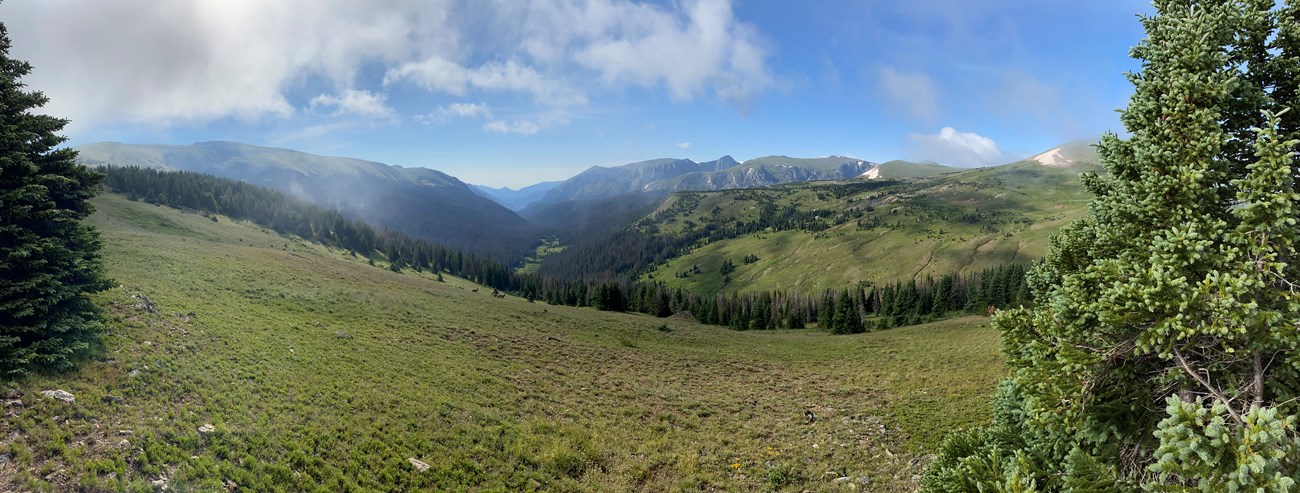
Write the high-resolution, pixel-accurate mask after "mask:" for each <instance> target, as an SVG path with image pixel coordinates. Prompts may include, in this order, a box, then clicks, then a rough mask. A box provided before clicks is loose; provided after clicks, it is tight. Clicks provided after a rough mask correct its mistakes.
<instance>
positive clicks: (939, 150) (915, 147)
mask: <svg viewBox="0 0 1300 493" xmlns="http://www.w3.org/2000/svg"><path fill="white" fill-rule="evenodd" d="M908 139H910V140H911V141H912V144H911V146H910V152H911V155H912V158H913V159H916V160H921V161H935V162H937V163H940V164H946V165H949V166H961V167H975V166H989V165H994V164H1002V163H1005V162H1007V161H1010V160H1011V157H1010V156H1008V155H1007V154H1006V153H1004V152H1002V149H1001V148H999V147H998V143H997V142H994V141H993V139H990V138H988V137H984V136H982V135H979V134H977V133H974V132H959V131H957V130H956V129H954V128H952V127H943V129H942V130H939V133H937V134H911V135H909V136H908Z"/></svg>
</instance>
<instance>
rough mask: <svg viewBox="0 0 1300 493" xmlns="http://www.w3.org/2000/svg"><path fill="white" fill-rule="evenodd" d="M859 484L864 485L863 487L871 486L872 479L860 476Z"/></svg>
mask: <svg viewBox="0 0 1300 493" xmlns="http://www.w3.org/2000/svg"><path fill="white" fill-rule="evenodd" d="M858 484H860V485H862V486H866V485H869V484H871V477H869V476H858Z"/></svg>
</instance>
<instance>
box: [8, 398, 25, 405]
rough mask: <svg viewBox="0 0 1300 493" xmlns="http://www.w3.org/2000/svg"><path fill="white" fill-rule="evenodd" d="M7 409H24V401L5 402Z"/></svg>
mask: <svg viewBox="0 0 1300 493" xmlns="http://www.w3.org/2000/svg"><path fill="white" fill-rule="evenodd" d="M5 407H23V401H22V399H14V400H11V401H5Z"/></svg>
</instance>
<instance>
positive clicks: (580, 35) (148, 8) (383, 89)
mask: <svg viewBox="0 0 1300 493" xmlns="http://www.w3.org/2000/svg"><path fill="white" fill-rule="evenodd" d="M0 15H3V18H4V19H5V24H6V25H7V26H8V28H9V29H10V35H11V39H14V40H15V41H16V42H15V45H14V48H13V50H12V51H11V55H12V56H14V57H16V58H19V59H24V60H27V61H30V62H31V63H32V64H33V65H34V66H35V67H36V70H35V71H34V72H33V74H32V75H30V76H29V77H27V78H26V79H25V82H27V83H28V84H29V86H31V87H32V88H35V89H38V90H41V91H44V92H45V93H46V94H47V95H48V96H50V98H51V103H50V104H49V105H48V106H47V107H46V110H47V112H49V113H51V114H55V115H60V116H64V117H68V118H71V119H72V120H73V126H72V127H70V130H73V131H75V129H78V128H85V127H96V126H105V125H112V124H115V123H123V122H125V123H143V124H147V125H154V126H160V127H168V126H178V125H189V124H201V123H204V122H209V121H213V120H217V119H223V118H236V119H241V120H248V121H261V120H265V119H286V118H291V117H294V116H296V115H302V114H312V115H317V116H320V115H321V114H325V115H328V116H330V117H334V118H355V119H376V118H391V117H392V116H393V114H394V113H395V112H398V111H400V110H401V109H402V108H400V107H396V106H395V104H394V102H393V101H392V99H391V98H390V95H391V94H392V93H395V92H396V91H407V92H409V91H411V90H412V89H418V90H419V91H423V92H424V93H425V94H426V96H427V97H429V98H442V99H438V100H439V101H443V102H445V100H446V98H448V97H453V98H455V97H465V98H468V97H475V96H477V95H480V94H485V95H486V94H498V95H503V96H512V95H517V96H519V97H521V98H523V99H524V100H525V101H527V102H528V103H529V104H531V105H532V106H531V107H528V108H524V109H523V110H522V111H525V112H547V111H551V110H554V109H557V108H558V109H563V108H573V107H581V106H584V105H587V104H588V102H589V100H590V97H591V96H592V95H593V94H598V93H600V92H602V91H621V90H624V89H625V88H629V87H636V88H643V89H649V90H652V91H658V92H660V93H661V94H662V95H663V97H665V98H666V99H668V100H671V101H675V102H681V101H692V100H695V99H699V98H709V99H714V100H717V101H720V102H725V103H727V104H748V102H749V101H750V100H752V99H753V98H755V97H757V96H758V95H759V94H760V93H762V92H763V91H764V90H765V89H767V88H768V87H770V86H771V85H772V84H773V80H774V77H773V75H772V74H771V71H770V69H769V65H768V57H769V50H768V49H767V48H766V46H765V45H764V43H763V40H762V37H761V36H760V34H759V33H758V31H757V29H756V28H755V27H754V26H752V25H750V24H747V23H744V22H741V21H739V20H738V19H736V18H735V16H734V13H733V11H732V7H731V3H730V1H729V0H685V1H683V2H681V3H671V4H669V5H668V6H662V5H658V4H652V3H648V2H638V1H631V0H538V1H533V2H508V1H496V2H479V1H476V0H433V1H427V0H378V1H376V2H320V1H317V0H276V1H273V2H267V1H262V0H224V1H221V2H209V1H202V0H177V1H168V2H156V1H150V0H114V1H106V2H80V1H75V0H42V1H40V2H5V3H3V4H0ZM467 104H468V103H467ZM427 111H428V110H424V112H426V113H427ZM435 113H437V112H436V111H435ZM484 114H485V113H475V114H473V115H470V116H473V117H482V116H483V115H484ZM409 116H410V117H412V118H415V117H416V115H409ZM422 116H427V114H425V115H422ZM446 116H457V117H464V115H446ZM560 120H562V118H561V119H552V121H551V122H549V123H550V124H555V122H557V121H560ZM523 122H524V120H523V119H521V120H520V121H517V122H511V123H506V122H505V121H504V120H502V121H493V122H491V123H490V124H489V125H490V128H487V130H489V131H501V130H505V131H508V132H513V133H530V132H536V131H537V129H540V128H544V127H546V126H547V124H545V123H543V122H541V121H540V119H528V120H527V123H523Z"/></svg>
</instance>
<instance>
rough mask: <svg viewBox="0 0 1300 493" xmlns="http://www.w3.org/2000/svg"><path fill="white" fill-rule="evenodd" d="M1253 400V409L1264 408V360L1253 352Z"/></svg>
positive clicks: (1256, 351)
mask: <svg viewBox="0 0 1300 493" xmlns="http://www.w3.org/2000/svg"><path fill="white" fill-rule="evenodd" d="M1254 360H1255V361H1254V363H1255V400H1254V401H1253V402H1252V403H1251V405H1252V406H1254V407H1264V358H1263V357H1262V356H1260V354H1259V350H1255V358H1254Z"/></svg>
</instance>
